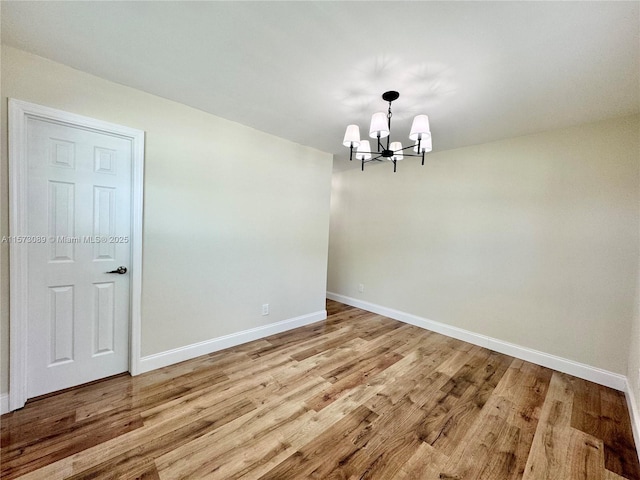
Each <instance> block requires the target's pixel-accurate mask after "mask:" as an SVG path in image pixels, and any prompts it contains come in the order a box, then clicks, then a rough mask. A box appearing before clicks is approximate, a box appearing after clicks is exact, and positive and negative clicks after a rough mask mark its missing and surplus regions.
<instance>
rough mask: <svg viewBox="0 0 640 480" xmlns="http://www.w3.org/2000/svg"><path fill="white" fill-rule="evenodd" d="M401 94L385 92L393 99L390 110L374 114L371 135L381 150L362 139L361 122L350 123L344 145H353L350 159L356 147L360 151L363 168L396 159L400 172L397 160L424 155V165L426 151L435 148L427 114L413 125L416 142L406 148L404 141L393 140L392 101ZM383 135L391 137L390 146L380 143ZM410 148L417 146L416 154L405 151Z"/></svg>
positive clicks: (394, 169) (359, 158) (413, 138)
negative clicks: (366, 165) (367, 164)
mask: <svg viewBox="0 0 640 480" xmlns="http://www.w3.org/2000/svg"><path fill="white" fill-rule="evenodd" d="M399 97H400V94H399V93H398V92H395V91H393V90H392V91H389V92H384V93H383V94H382V99H383V100H384V101H385V102H389V111H388V112H387V114H386V115H385V114H384V112H377V113H374V114H373V116H372V117H371V126H370V127H369V136H370V137H371V138H376V139H377V140H378V150H377V151H371V145H370V143H369V140H360V127H358V125H349V126H348V127H347V131H346V132H345V134H344V140H343V141H342V144H343V145H344V146H345V147H349V151H350V153H349V160H353V150H354V149H355V151H356V158H357V159H358V160H361V161H362V171H364V164H365V163H369V162H373V161H381V162H382V161H386V160H389V161H391V162H393V171H394V172H395V171H396V166H397V161H398V160H402V159H404V157H422V165H424V154H425V152H426V153H428V152H430V151H431V150H432V145H431V130H430V129H429V117H427V116H426V115H416V117H415V118H414V119H413V124H412V125H411V131H410V132H409V138H410V139H411V140H414V141H415V144H414V145H410V146H408V147H404V148H403V147H402V143H401V142H392V141H391V116H392V114H391V102H393V101H394V100H397V99H398V98H399ZM381 138H386V139H387V146H386V148H385V147H384V146H383V145H382V143H381V142H380V139H381ZM408 148H413V151H414V152H416V153H415V154H413V153H404V151H405V150H407V149H408Z"/></svg>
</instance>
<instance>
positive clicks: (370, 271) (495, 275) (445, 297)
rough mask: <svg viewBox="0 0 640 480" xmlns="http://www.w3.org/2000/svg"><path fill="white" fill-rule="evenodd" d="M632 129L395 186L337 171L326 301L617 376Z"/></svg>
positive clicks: (629, 279)
mask: <svg viewBox="0 0 640 480" xmlns="http://www.w3.org/2000/svg"><path fill="white" fill-rule="evenodd" d="M436 127H437V126H435V125H434V129H435V130H434V143H436V144H437V141H438V138H437V128H436ZM638 127H639V117H638V116H632V117H625V118H618V119H613V120H608V121H603V122H599V123H595V124H589V125H582V126H578V127H575V128H569V129H563V130H558V131H552V132H548V133H542V134H538V135H531V136H526V137H520V138H514V139H509V140H504V141H499V142H494V143H489V144H484V145H478V146H473V147H468V148H461V149H456V150H450V151H445V152H440V153H435V154H431V155H429V156H428V157H427V160H426V165H425V166H424V167H421V166H420V164H419V161H417V160H412V159H407V160H404V161H402V162H401V164H400V165H399V167H398V173H396V174H393V173H392V169H391V165H390V164H384V165H372V167H371V168H368V167H367V168H365V171H364V173H363V172H360V171H359V170H355V171H354V170H352V171H345V172H340V173H335V174H334V175H333V190H332V199H331V229H330V240H329V274H328V290H329V291H330V292H334V293H338V294H342V295H347V296H350V297H354V298H357V299H361V300H364V301H368V302H372V303H375V304H379V305H382V306H385V307H389V308H393V309H396V310H400V311H404V312H408V313H412V314H415V315H418V316H421V317H424V318H427V319H430V320H434V321H438V322H443V323H446V324H449V325H453V326H456V327H460V328H463V329H466V330H470V331H472V332H476V333H479V334H483V335H488V336H490V337H494V338H498V339H501V340H503V341H507V342H512V343H515V344H518V345H521V346H524V347H528V348H532V349H536V350H540V351H543V352H547V353H549V354H553V355H557V356H560V357H564V358H568V359H571V360H575V361H578V362H582V363H585V364H588V365H591V366H594V367H599V368H602V369H605V370H609V371H612V372H616V373H620V374H625V375H626V373H627V362H628V352H629V350H628V348H629V338H630V334H631V322H632V317H633V308H634V297H635V286H636V278H637V274H638V261H637V259H638V231H639V229H638V223H639V216H638V213H639V210H638V205H639V203H638V202H639V185H638V174H639V164H640V162H639V157H638V148H639V146H638V141H639V140H638ZM359 283H362V284H364V286H365V290H364V293H359V292H358V289H357V286H358V284H359Z"/></svg>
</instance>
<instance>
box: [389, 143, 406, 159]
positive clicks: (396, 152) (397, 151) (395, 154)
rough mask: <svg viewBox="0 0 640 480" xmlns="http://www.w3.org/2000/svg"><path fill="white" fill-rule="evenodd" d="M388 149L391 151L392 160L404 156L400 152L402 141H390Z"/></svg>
mask: <svg viewBox="0 0 640 480" xmlns="http://www.w3.org/2000/svg"><path fill="white" fill-rule="evenodd" d="M389 149H390V150H392V151H393V157H391V158H393V159H394V160H402V159H403V158H404V154H403V153H402V143H400V142H391V145H390V146H389Z"/></svg>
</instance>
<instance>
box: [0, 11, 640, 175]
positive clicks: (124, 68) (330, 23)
mask: <svg viewBox="0 0 640 480" xmlns="http://www.w3.org/2000/svg"><path fill="white" fill-rule="evenodd" d="M639 6H640V2H637V1H635V2H609V1H603V2H597V1H596V2H400V1H393V2H325V1H320V2H311V1H310V2H268V1H262V2H83V1H79V2H78V1H75V2H14V1H2V7H1V8H2V42H3V43H5V44H8V45H11V46H14V47H17V48H20V49H23V50H26V51H30V52H33V53H35V54H38V55H41V56H43V57H47V58H50V59H52V60H55V61H57V62H61V63H64V64H67V65H70V66H72V67H74V68H77V69H79V70H83V71H86V72H89V73H92V74H95V75H98V76H100V77H103V78H106V79H109V80H112V81H114V82H118V83H121V84H124V85H128V86H131V87H134V88H138V89H140V90H144V91H146V92H150V93H153V94H156V95H159V96H161V97H165V98H168V99H172V100H175V101H178V102H180V103H183V104H186V105H190V106H193V107H196V108H198V109H201V110H204V111H207V112H210V113H213V114H215V115H218V116H221V117H224V118H227V119H230V120H234V121H237V122H239V123H242V124H245V125H249V126H252V127H255V128H257V129H259V130H263V131H265V132H269V133H272V134H274V135H278V136H280V137H283V138H287V139H289V140H292V141H294V142H298V143H301V144H304V145H309V146H312V147H315V148H318V149H320V150H323V151H326V152H330V153H333V154H336V156H335V157H334V168H336V169H338V170H339V169H342V168H348V167H349V166H350V165H353V163H352V164H350V163H349V161H348V152H347V149H346V148H344V147H342V145H341V142H342V136H343V134H344V128H345V127H346V125H347V124H349V123H357V124H359V125H360V127H361V130H362V131H363V133H364V131H365V129H368V123H369V118H370V115H371V114H372V113H373V112H374V111H379V110H385V109H386V104H385V102H383V101H382V100H381V99H380V95H381V94H382V93H383V92H384V91H385V90H398V91H399V92H400V95H401V96H400V99H399V100H397V101H396V102H394V104H393V105H394V117H393V120H394V124H393V128H392V135H393V134H395V137H397V139H398V140H401V141H407V139H406V135H408V131H409V127H410V122H411V117H412V116H413V115H415V114H416V113H426V114H428V115H429V117H430V120H431V131H432V134H433V144H434V151H437V150H446V149H451V148H456V147H461V146H465V145H473V144H478V143H484V142H487V141H492V140H498V139H502V138H508V137H513V136H518V135H525V134H529V133H534V132H540V131H544V130H550V129H554V128H560V127H565V126H570V125H575V124H578V123H583V122H590V121H596V120H599V119H603V118H607V117H613V116H618V115H625V114H631V113H637V112H640V36H639V31H640V20H639V19H640V9H639ZM394 139H395V138H394ZM354 163H355V162H354Z"/></svg>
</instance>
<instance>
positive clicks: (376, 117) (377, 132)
mask: <svg viewBox="0 0 640 480" xmlns="http://www.w3.org/2000/svg"><path fill="white" fill-rule="evenodd" d="M369 136H370V137H371V138H385V137H388V136H389V125H388V124H387V116H386V115H385V114H384V113H383V112H378V113H374V114H373V115H372V116H371V127H370V128H369Z"/></svg>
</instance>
